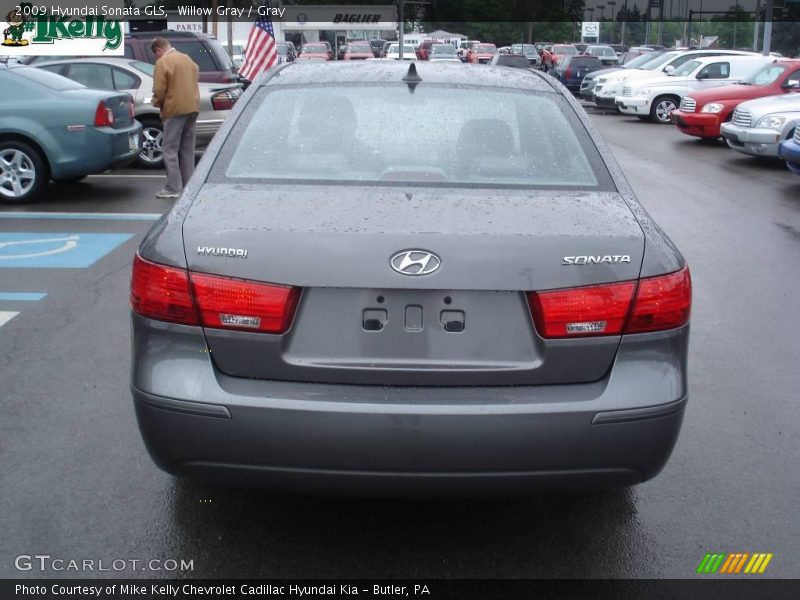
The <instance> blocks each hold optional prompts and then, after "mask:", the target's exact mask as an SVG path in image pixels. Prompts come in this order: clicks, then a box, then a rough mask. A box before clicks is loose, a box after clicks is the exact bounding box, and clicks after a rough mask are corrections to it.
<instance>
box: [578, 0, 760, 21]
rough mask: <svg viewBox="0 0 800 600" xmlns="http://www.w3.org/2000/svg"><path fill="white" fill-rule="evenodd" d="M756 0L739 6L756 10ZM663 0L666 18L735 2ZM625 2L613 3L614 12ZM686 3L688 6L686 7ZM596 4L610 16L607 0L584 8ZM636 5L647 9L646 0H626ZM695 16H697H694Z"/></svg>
mask: <svg viewBox="0 0 800 600" xmlns="http://www.w3.org/2000/svg"><path fill="white" fill-rule="evenodd" d="M757 1H758V0H739V6H741V7H742V8H743V9H744V10H747V11H751V12H752V11H755V10H756V2H757ZM663 2H664V17H666V18H675V19H678V18H681V17H685V16H686V15H687V14H688V10H689V9H691V10H694V11H698V10H700V6H701V5H702V7H703V10H704V11H705V10H721V11H725V10H727V9H728V8H729V7H730V6H734V5H735V4H736V0H663ZM624 4H625V0H617V3H616V4H615V5H614V7H613V10H614V12H616V11H618V10H619V9H620V8H621V7H622V6H623V5H624ZM687 4H688V8H687ZM760 4H761V6H764V5H765V4H766V0H761V2H760ZM597 5H604V6H605V11H604V12H605V16H606V17H610V16H611V11H612V7H611V5H609V3H608V1H604V0H586V8H587V9H588V8H592V7H596V6H597ZM636 5H638V6H639V10H640V11H641V12H644V11H645V10H646V9H647V0H628V7H629V8H632V7H634V6H636ZM656 10H657V9H655V8H654V9H653V16H656ZM598 16H600V9H595V11H594V17H595V18H597V17H598ZM711 16H713V15H706V17H707V18H708V17H711ZM695 18H697V17H695Z"/></svg>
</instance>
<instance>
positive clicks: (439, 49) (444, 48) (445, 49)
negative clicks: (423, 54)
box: [431, 44, 456, 56]
mask: <svg viewBox="0 0 800 600" xmlns="http://www.w3.org/2000/svg"><path fill="white" fill-rule="evenodd" d="M431 53H432V54H446V55H447V56H454V55H455V53H456V49H455V48H453V47H452V46H451V45H450V44H439V45H438V46H433V47H432V48H431Z"/></svg>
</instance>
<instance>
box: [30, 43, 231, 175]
mask: <svg viewBox="0 0 800 600" xmlns="http://www.w3.org/2000/svg"><path fill="white" fill-rule="evenodd" d="M34 66H35V67H37V68H40V69H45V70H46V71H51V72H53V73H57V74H59V75H62V76H64V77H67V78H69V79H72V80H73V81H77V82H79V83H82V84H83V85H85V86H86V87H88V88H93V89H100V90H118V91H126V92H128V93H130V94H131V95H132V96H133V97H134V100H135V102H136V106H135V110H136V114H135V116H136V120H137V121H139V122H140V123H141V124H142V150H141V152H140V153H139V156H138V163H139V164H140V165H141V166H144V167H152V168H157V167H161V166H163V164H164V156H163V154H162V152H161V137H162V132H163V125H162V123H161V119H160V118H159V111H158V108H156V107H155V106H153V105H152V104H151V101H152V98H153V73H154V71H155V67H154V66H153V65H151V64H149V63H145V62H141V61H137V60H132V59H129V58H102V57H96V58H73V59H69V60H58V61H41V62H36V63H35V65H34ZM241 93H242V88H241V85H240V84H238V83H232V84H226V83H202V82H201V83H200V114H199V115H198V116H197V129H196V133H197V148H198V149H202V148H204V147H206V146H207V145H208V144H209V142H211V138H213V137H214V134H215V133H216V132H217V130H218V129H219V127H220V125H222V122H223V121H224V120H225V117H227V116H228V114H229V113H230V109H231V108H233V105H234V103H235V102H236V100H237V99H238V98H239V96H240V95H241Z"/></svg>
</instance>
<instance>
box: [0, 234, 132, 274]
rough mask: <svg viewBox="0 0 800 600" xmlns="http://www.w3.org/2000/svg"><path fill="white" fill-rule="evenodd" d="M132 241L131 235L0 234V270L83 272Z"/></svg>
mask: <svg viewBox="0 0 800 600" xmlns="http://www.w3.org/2000/svg"><path fill="white" fill-rule="evenodd" d="M132 237H133V234H131V233H80V234H79V233H60V232H59V233H22V232H14V233H3V232H0V268H56V269H83V268H86V267H89V266H91V265H93V264H94V263H95V262H96V261H97V260H99V259H101V258H102V257H103V256H105V255H106V254H108V253H109V252H111V251H112V250H114V249H115V248H117V247H118V246H119V245H120V244H122V243H123V242H125V241H127V240H129V239H130V238H132Z"/></svg>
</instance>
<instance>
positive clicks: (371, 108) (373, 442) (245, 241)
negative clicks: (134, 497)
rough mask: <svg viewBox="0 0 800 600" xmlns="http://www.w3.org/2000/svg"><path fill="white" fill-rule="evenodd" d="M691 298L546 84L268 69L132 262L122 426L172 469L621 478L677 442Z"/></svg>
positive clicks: (376, 489) (401, 66)
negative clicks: (134, 429) (128, 425)
mask: <svg viewBox="0 0 800 600" xmlns="http://www.w3.org/2000/svg"><path fill="white" fill-rule="evenodd" d="M421 139H424V140H425V144H424V147H423V151H420V140H421ZM554 156H555V157H558V160H553V157H554ZM690 304H691V282H690V277H689V271H688V267H687V265H686V261H685V260H684V258H683V257H682V256H681V254H680V253H679V251H678V250H677V249H676V248H675V246H674V245H673V244H672V242H671V241H670V240H669V239H668V238H667V236H666V235H665V234H664V232H663V231H662V230H661V229H659V228H658V226H657V225H655V223H654V222H653V219H652V217H650V216H649V215H648V214H647V213H646V212H645V210H644V208H643V207H642V206H641V205H640V204H639V202H638V201H637V200H636V197H635V195H634V193H633V190H631V188H630V187H629V185H628V183H627V182H626V180H625V177H624V176H623V174H622V172H621V171H620V168H619V166H618V165H617V164H616V162H615V161H614V159H613V157H612V156H611V153H610V152H609V151H608V149H607V147H606V146H605V144H604V142H603V141H602V140H601V139H600V137H599V135H598V134H597V132H596V130H595V129H594V127H593V125H592V124H591V122H590V121H589V119H588V117H587V116H586V113H585V112H584V111H583V110H582V109H581V107H580V105H579V104H578V103H577V101H576V100H575V99H574V98H572V97H571V95H570V94H569V93H568V92H567V90H566V89H565V88H564V87H563V86H561V84H559V83H558V82H556V81H555V80H554V79H553V78H552V77H550V76H548V75H545V74H543V73H541V72H540V71H535V70H532V69H507V68H500V67H491V66H487V67H486V68H482V69H477V68H475V69H465V68H463V67H462V66H461V65H457V64H451V63H446V62H445V63H435V62H433V63H432V62H429V61H425V62H417V63H410V64H407V63H402V62H399V61H391V60H390V61H378V62H364V63H362V64H360V65H359V66H358V68H355V67H354V66H353V65H352V64H349V63H344V62H339V63H333V64H327V65H326V64H324V63H309V62H305V63H301V64H298V63H293V64H289V65H280V66H278V67H276V68H275V69H272V70H271V71H270V72H269V73H267V74H266V76H264V77H261V78H259V79H258V81H257V82H255V83H253V84H252V86H251V88H250V89H249V90H248V93H247V94H246V96H245V97H243V103H242V104H240V105H238V106H237V107H236V109H235V110H234V113H233V114H232V115H231V118H230V119H229V121H228V122H226V123H225V125H224V126H223V128H222V130H220V132H219V134H218V136H217V137H216V138H215V140H214V142H213V143H212V145H211V147H210V148H209V150H208V152H207V153H206V155H205V156H204V157H203V160H202V161H201V162H200V165H198V169H197V170H196V171H195V173H194V175H193V176H192V179H191V181H190V182H189V185H188V186H187V187H186V188H185V189H184V193H183V195H182V196H181V198H180V199H179V200H178V202H177V203H176V204H175V206H174V207H173V209H172V211H171V212H170V214H169V215H168V216H167V217H166V218H164V219H162V220H161V221H159V223H158V224H157V225H156V226H155V227H154V228H153V229H152V230H151V231H150V233H149V234H148V235H147V236H146V238H145V239H144V240H143V241H142V243H141V245H140V247H139V250H138V252H137V254H136V256H135V258H134V261H133V277H132V282H131V305H132V312H133V314H132V321H133V327H132V331H133V360H132V377H131V387H132V392H133V398H134V406H135V409H136V415H137V419H138V423H139V428H140V431H141V434H142V437H143V439H144V442H145V444H146V446H147V448H148V450H149V452H150V455H151V456H152V457H153V459H154V460H155V462H156V463H157V464H158V465H159V466H161V467H162V468H164V469H166V470H167V471H169V472H171V473H175V474H177V475H179V476H186V477H199V478H203V479H209V480H215V481H221V482H225V481H239V482H248V483H254V482H258V483H263V484H265V485H267V486H272V487H275V488H282V489H290V490H306V491H309V490H310V491H324V492H340V491H347V492H359V493H360V492H364V493H377V494H408V493H412V494H419V493H428V492H437V493H439V492H441V493H446V494H459V493H484V494H501V493H510V492H511V493H514V492H520V491H523V490H531V489H538V488H542V487H546V486H552V485H555V486H565V487H572V486H578V487H596V486H625V485H633V484H636V483H639V482H641V481H645V480H647V479H649V478H651V477H654V476H655V475H656V474H657V473H658V472H659V471H660V470H661V468H662V467H663V466H664V464H665V463H666V461H667V459H668V458H669V455H670V453H671V452H672V448H673V446H674V444H675V441H676V439H677V436H678V432H679V430H680V427H681V422H682V419H683V413H684V408H685V406H686V402H687V394H688V392H687V371H686V363H687V350H688V341H689V312H690Z"/></svg>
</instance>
